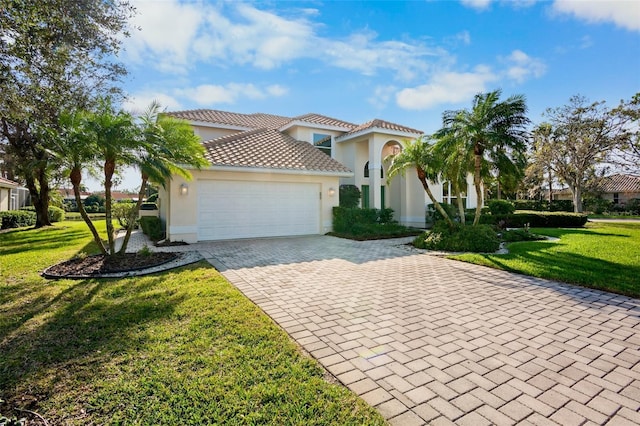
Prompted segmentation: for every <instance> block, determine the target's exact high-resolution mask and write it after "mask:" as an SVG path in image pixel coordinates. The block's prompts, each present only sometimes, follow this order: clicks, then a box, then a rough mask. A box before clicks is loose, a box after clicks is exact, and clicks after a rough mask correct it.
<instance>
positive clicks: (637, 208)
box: [624, 198, 640, 215]
mask: <svg viewBox="0 0 640 426" xmlns="http://www.w3.org/2000/svg"><path fill="white" fill-rule="evenodd" d="M624 207H625V210H626V211H628V212H629V213H630V214H635V215H638V214H640V198H633V199H631V200H629V201H627V203H626V204H625V206H624Z"/></svg>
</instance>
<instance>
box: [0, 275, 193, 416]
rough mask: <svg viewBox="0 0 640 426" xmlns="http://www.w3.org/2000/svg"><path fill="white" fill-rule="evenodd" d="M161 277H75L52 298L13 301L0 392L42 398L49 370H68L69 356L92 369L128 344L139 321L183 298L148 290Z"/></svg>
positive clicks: (15, 401)
mask: <svg viewBox="0 0 640 426" xmlns="http://www.w3.org/2000/svg"><path fill="white" fill-rule="evenodd" d="M163 281H164V278H163V277H162V276H159V277H146V278H145V279H143V280H140V282H137V281H136V280H135V279H123V280H117V281H113V280H111V281H110V280H98V279H95V280H84V281H78V282H73V283H72V284H71V285H70V286H69V287H68V288H66V289H65V290H64V291H62V292H61V293H60V294H58V295H57V296H56V297H54V298H53V299H50V300H45V298H44V297H40V298H39V299H38V300H35V301H33V303H26V302H25V303H23V304H22V306H20V307H17V308H16V309H23V310H25V312H24V314H23V315H22V316H21V317H19V318H18V319H17V320H16V321H15V323H14V324H11V325H10V326H9V327H3V328H2V329H0V354H3V355H2V358H3V359H2V362H0V389H1V390H3V392H5V393H4V394H3V395H0V397H2V398H3V399H6V400H7V403H8V404H9V406H12V405H13V406H21V407H22V408H29V407H25V402H28V401H30V400H32V401H36V400H42V399H45V398H46V397H47V394H50V393H52V392H53V391H54V386H55V385H56V381H57V380H56V379H55V377H52V376H56V377H57V376H58V375H60V376H68V374H69V370H70V369H71V370H72V369H73V366H74V363H75V362H79V363H80V364H81V365H83V366H84V367H85V368H86V365H87V363H90V364H95V365H94V366H91V368H90V369H91V371H93V372H94V373H95V372H97V371H99V370H100V366H101V364H102V363H103V362H105V361H107V360H109V359H110V358H111V357H112V356H113V355H114V354H118V353H123V352H126V351H129V350H131V349H132V348H134V347H135V346H136V345H137V343H136V342H137V340H139V339H140V337H138V336H135V335H134V332H135V331H136V330H139V329H140V326H141V325H143V324H148V323H152V322H154V321H157V320H160V319H165V318H167V317H168V316H170V315H171V314H172V312H174V310H175V308H176V307H177V306H178V305H179V304H181V303H182V302H183V301H184V299H185V296H184V295H176V294H174V293H173V292H167V291H158V292H154V291H153V289H154V288H155V287H156V286H158V285H160V284H161V283H162V282H163ZM30 322H34V324H29V323H30ZM43 372H45V373H46V374H49V376H48V377H47V378H46V379H45V381H46V383H47V385H46V386H41V385H42V384H43V381H42V380H41V379H42V378H41V377H39V376H40V375H41V374H42V373H43ZM51 372H55V373H51ZM72 374H73V373H72ZM30 381H38V386H35V388H36V389H38V392H39V394H38V395H26V393H28V392H29V391H27V390H25V389H30V388H31V386H30V385H29V382H30ZM7 391H9V392H10V393H6V392H7ZM43 393H44V394H43Z"/></svg>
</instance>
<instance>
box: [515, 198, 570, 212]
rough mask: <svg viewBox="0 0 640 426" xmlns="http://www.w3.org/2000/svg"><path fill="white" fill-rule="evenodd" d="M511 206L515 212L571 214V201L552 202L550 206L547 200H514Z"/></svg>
mask: <svg viewBox="0 0 640 426" xmlns="http://www.w3.org/2000/svg"><path fill="white" fill-rule="evenodd" d="M513 205H514V206H515V207H516V210H535V211H541V212H543V211H547V212H548V211H552V212H572V211H573V202H572V201H571V200H553V201H551V204H549V201H547V200H514V201H513Z"/></svg>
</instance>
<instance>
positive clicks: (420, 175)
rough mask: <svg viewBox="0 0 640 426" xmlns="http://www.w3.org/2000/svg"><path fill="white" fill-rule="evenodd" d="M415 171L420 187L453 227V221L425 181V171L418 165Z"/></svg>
mask: <svg viewBox="0 0 640 426" xmlns="http://www.w3.org/2000/svg"><path fill="white" fill-rule="evenodd" d="M416 171H417V172H418V179H419V180H420V183H422V187H423V188H424V190H425V192H426V193H427V195H428V196H429V199H430V200H431V202H432V203H433V205H434V206H435V208H436V210H438V212H439V213H440V214H441V215H442V217H444V220H445V221H446V222H447V224H448V225H449V227H450V228H455V224H454V223H453V221H452V220H451V218H450V217H449V215H448V214H447V212H446V211H445V210H444V209H443V208H442V206H441V205H440V203H439V202H438V200H436V197H434V196H433V192H431V189H430V188H429V184H428V183H427V177H426V173H425V171H424V170H422V168H420V167H419V166H416Z"/></svg>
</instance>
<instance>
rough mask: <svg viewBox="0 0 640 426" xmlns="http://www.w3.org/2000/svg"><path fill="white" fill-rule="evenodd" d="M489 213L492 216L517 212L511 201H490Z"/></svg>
mask: <svg viewBox="0 0 640 426" xmlns="http://www.w3.org/2000/svg"><path fill="white" fill-rule="evenodd" d="M489 211H490V212H491V214H511V213H513V212H515V211H516V208H515V206H514V205H513V203H512V202H511V201H507V200H491V201H489Z"/></svg>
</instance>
